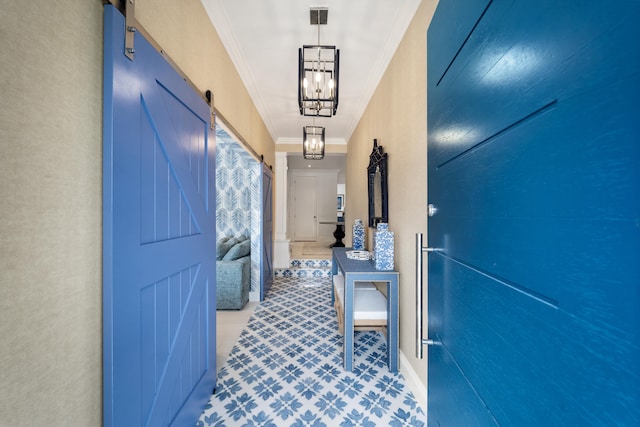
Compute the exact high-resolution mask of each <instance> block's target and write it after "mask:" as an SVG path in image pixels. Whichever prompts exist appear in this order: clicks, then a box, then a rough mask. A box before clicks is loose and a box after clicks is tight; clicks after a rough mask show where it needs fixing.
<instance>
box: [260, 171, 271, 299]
mask: <svg viewBox="0 0 640 427" xmlns="http://www.w3.org/2000/svg"><path fill="white" fill-rule="evenodd" d="M260 170H261V185H262V191H261V194H262V223H261V227H260V231H261V232H260V235H261V240H262V248H261V259H260V270H261V271H260V282H261V285H260V301H264V298H265V297H266V296H267V292H269V288H271V283H272V282H273V186H272V181H273V174H272V172H271V169H269V168H268V167H267V166H266V165H265V164H264V162H263V163H261V164H260Z"/></svg>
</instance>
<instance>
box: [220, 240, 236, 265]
mask: <svg viewBox="0 0 640 427" xmlns="http://www.w3.org/2000/svg"><path fill="white" fill-rule="evenodd" d="M236 243H238V241H237V240H236V238H235V237H224V238H222V239H220V240H218V242H217V243H216V259H217V260H218V261H220V260H221V259H222V258H223V257H224V256H225V255H226V254H227V252H229V249H231V248H232V247H234V246H235V244H236Z"/></svg>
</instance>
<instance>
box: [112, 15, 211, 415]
mask: <svg viewBox="0 0 640 427" xmlns="http://www.w3.org/2000/svg"><path fill="white" fill-rule="evenodd" d="M104 33H105V40H104V48H105V53H104V86H105V91H104V152H103V155H104V164H103V166H104V171H103V181H104V196H103V204H104V211H103V216H104V220H103V229H104V235H103V239H104V260H103V262H104V266H103V270H104V283H103V287H104V294H103V298H104V302H103V316H104V327H103V328H104V329H103V335H104V425H105V426H143V425H144V426H168V425H178V426H182V425H190V424H192V423H195V421H196V420H197V419H198V416H199V415H200V413H201V411H202V409H203V407H204V405H205V404H206V402H207V400H208V398H209V397H210V394H211V392H212V390H213V388H214V386H215V371H216V363H215V354H216V352H215V342H216V336H215V331H216V328H215V306H216V304H215V254H214V252H215V181H214V176H215V174H214V172H215V170H214V168H215V158H214V156H215V146H214V145H213V144H212V141H213V138H211V139H209V138H208V130H209V120H210V119H209V117H210V110H209V107H208V106H207V104H206V102H205V101H204V100H203V99H202V98H201V97H200V96H199V95H198V94H197V93H196V92H195V91H194V90H193V89H192V88H191V87H190V86H188V85H187V83H185V81H184V80H183V79H182V78H181V77H180V76H179V75H178V74H177V73H176V72H175V71H174V70H173V69H172V68H171V67H170V66H169V64H168V63H167V62H166V61H165V60H164V59H163V58H162V57H161V55H160V54H159V53H158V52H156V51H155V50H154V49H153V47H152V46H151V45H150V44H149V43H148V42H147V41H146V40H145V39H144V38H143V37H142V36H141V35H140V33H139V32H138V33H136V34H135V59H134V60H133V61H130V60H129V59H127V58H126V57H125V56H124V54H123V49H124V19H123V17H122V15H121V14H120V13H119V12H118V11H117V10H115V9H114V8H113V7H112V6H106V7H105V28H104Z"/></svg>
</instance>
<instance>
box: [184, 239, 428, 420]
mask: <svg viewBox="0 0 640 427" xmlns="http://www.w3.org/2000/svg"><path fill="white" fill-rule="evenodd" d="M309 250H311V251H318V252H319V251H321V250H322V248H319V247H318V248H314V249H307V251H309ZM251 308H252V307H250V308H249V310H251ZM245 310H246V309H245ZM243 311H244V310H243ZM227 315H231V316H233V315H234V314H233V313H229V314H226V313H222V316H227ZM219 319H220V317H219ZM221 326H222V328H224V326H223V325H221ZM355 340H356V350H355V361H354V370H353V372H345V371H344V370H343V369H342V335H340V334H339V333H338V324H337V320H336V315H335V311H334V309H333V307H332V306H331V278H330V277H329V276H322V277H305V278H297V277H277V276H276V278H275V280H274V283H273V286H272V288H271V290H270V292H269V294H268V295H267V298H266V299H265V301H264V302H262V303H260V304H258V305H257V306H256V307H255V311H254V312H253V314H252V315H251V317H250V319H249V322H248V324H247V325H246V327H245V328H244V329H243V331H242V332H241V334H240V337H239V339H238V341H237V342H236V344H235V345H234V346H233V348H232V349H231V351H230V353H229V355H228V358H227V359H226V361H225V362H224V364H222V366H221V368H220V369H219V370H218V379H217V387H216V390H215V393H214V394H213V396H212V397H211V400H210V402H209V403H208V405H207V407H206V409H205V411H204V413H203V414H202V415H201V417H200V419H199V421H198V422H197V424H196V425H197V426H244V425H252V426H253V425H256V426H285V425H286V426H303V425H313V426H338V425H341V426H342V425H344V426H352V425H366V426H422V425H425V420H426V417H425V414H424V412H423V410H422V408H421V407H420V405H419V404H418V402H417V401H416V399H415V398H414V396H413V394H412V393H411V392H410V391H409V389H408V387H407V385H406V384H405V380H404V378H403V376H402V375H401V374H399V373H396V374H393V373H390V372H389V371H388V369H387V366H386V361H385V356H384V355H385V352H386V351H385V345H386V344H385V340H384V337H383V335H382V334H380V333H378V332H356V338H355ZM218 342H220V339H219V340H218Z"/></svg>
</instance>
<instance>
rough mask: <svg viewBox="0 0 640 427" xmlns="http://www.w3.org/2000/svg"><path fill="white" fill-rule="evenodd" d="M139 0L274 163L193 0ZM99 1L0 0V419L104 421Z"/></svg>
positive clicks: (147, 18) (157, 31) (164, 39)
mask: <svg viewBox="0 0 640 427" xmlns="http://www.w3.org/2000/svg"><path fill="white" fill-rule="evenodd" d="M137 5H138V10H137V16H138V18H139V19H140V21H141V22H142V23H143V25H144V26H145V27H146V28H147V31H149V33H150V34H151V36H152V37H153V38H154V39H155V40H156V41H157V42H158V43H160V44H161V45H162V46H163V48H164V49H165V50H166V51H167V53H168V54H169V55H170V56H171V57H172V58H173V60H174V61H175V62H176V63H177V64H178V66H179V67H180V68H181V69H182V70H183V71H184V72H185V73H186V74H187V76H188V77H189V79H190V80H191V81H193V82H194V83H195V84H196V85H197V86H198V87H200V88H202V91H204V90H206V89H210V90H212V92H213V93H214V96H215V103H216V106H217V108H218V109H219V110H220V111H221V112H222V114H223V115H224V116H225V118H226V119H227V120H229V122H230V124H231V125H232V126H233V127H234V129H235V130H237V131H238V133H239V134H240V136H241V137H242V138H243V139H244V140H246V141H247V142H248V143H249V144H250V145H251V146H252V148H253V149H254V150H255V151H256V152H257V153H258V154H263V155H264V156H265V160H266V161H267V162H268V163H269V164H274V163H275V153H274V152H275V149H274V144H273V140H272V139H271V137H270V135H269V134H268V132H267V131H266V128H265V126H264V124H263V123H262V120H261V119H260V117H259V115H258V113H257V111H256V109H255V107H254V106H253V104H252V103H251V101H250V99H249V96H248V94H247V92H246V90H245V88H244V86H243V85H242V83H241V82H240V78H239V77H238V75H237V73H236V72H235V69H234V67H233V66H232V64H231V62H230V60H229V58H228V56H227V54H226V53H225V52H224V50H223V49H222V46H221V44H220V42H219V40H218V38H217V36H216V34H215V32H214V30H213V28H212V27H211V24H210V23H209V21H208V20H207V18H206V13H205V11H204V9H203V8H202V6H201V4H200V2H199V1H198V0H182V1H180V2H176V1H169V0H153V1H151V0H139V1H138V2H137ZM152 6H153V7H152ZM102 11H103V6H102V4H101V1H100V0H64V1H50V0H30V1H27V2H17V1H13V0H0V40H1V42H0V200H1V201H2V202H1V203H0V369H1V374H0V425H2V426H5V425H6V426H23V425H24V426H26V425H29V426H34V425H37V426H40V425H47V426H76V425H77V426H97V425H100V424H101V419H102V344H101V342H102V321H101V319H102V296H101V294H102V214H101V212H102V36H103V34H102V17H103V13H102Z"/></svg>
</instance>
